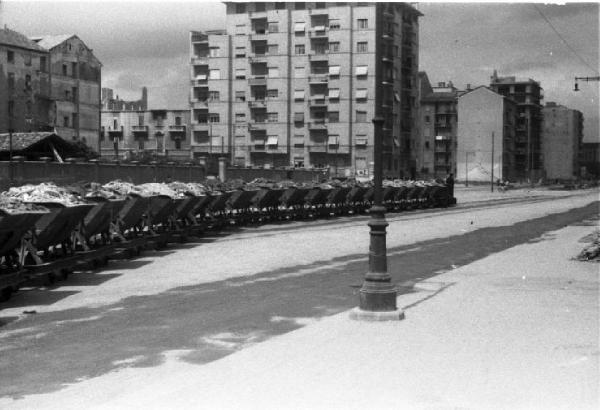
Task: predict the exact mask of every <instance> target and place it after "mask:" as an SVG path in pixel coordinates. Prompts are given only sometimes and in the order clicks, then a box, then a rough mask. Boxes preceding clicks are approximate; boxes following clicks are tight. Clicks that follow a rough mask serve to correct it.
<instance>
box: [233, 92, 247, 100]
mask: <svg viewBox="0 0 600 410" xmlns="http://www.w3.org/2000/svg"><path fill="white" fill-rule="evenodd" d="M235 101H236V102H245V101H246V92H245V91H236V92H235Z"/></svg>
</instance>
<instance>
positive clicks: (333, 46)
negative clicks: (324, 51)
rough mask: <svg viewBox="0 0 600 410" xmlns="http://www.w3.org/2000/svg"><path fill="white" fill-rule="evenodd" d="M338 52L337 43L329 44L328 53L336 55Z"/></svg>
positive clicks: (338, 45)
mask: <svg viewBox="0 0 600 410" xmlns="http://www.w3.org/2000/svg"><path fill="white" fill-rule="evenodd" d="M338 51H340V43H339V41H334V42H331V43H329V52H330V53H337V52H338Z"/></svg>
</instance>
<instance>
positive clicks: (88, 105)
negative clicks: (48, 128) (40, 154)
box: [31, 34, 102, 151]
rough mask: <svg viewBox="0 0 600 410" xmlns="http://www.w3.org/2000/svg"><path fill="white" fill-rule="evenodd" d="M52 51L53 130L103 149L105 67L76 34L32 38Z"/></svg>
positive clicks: (50, 73) (49, 61)
mask: <svg viewBox="0 0 600 410" xmlns="http://www.w3.org/2000/svg"><path fill="white" fill-rule="evenodd" d="M31 40H33V41H35V42H36V43H37V44H38V46H40V47H42V48H44V49H46V50H48V51H49V55H48V67H49V75H50V83H51V90H50V97H51V99H52V102H53V105H52V108H51V110H52V113H51V118H52V119H53V127H54V129H55V130H56V133H57V134H58V135H60V136H61V137H63V138H65V139H73V140H79V141H82V142H83V143H85V144H86V145H88V146H89V147H90V148H92V149H94V150H96V151H97V150H98V149H99V139H98V135H99V131H100V76H101V68H102V64H101V63H100V61H98V59H97V58H96V57H95V56H94V53H93V50H91V49H90V48H89V47H87V46H86V45H85V43H84V42H83V41H82V40H81V39H80V38H79V37H77V36H76V35H72V34H64V35H51V36H38V37H31Z"/></svg>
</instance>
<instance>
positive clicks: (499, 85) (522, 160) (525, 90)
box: [490, 70, 544, 180]
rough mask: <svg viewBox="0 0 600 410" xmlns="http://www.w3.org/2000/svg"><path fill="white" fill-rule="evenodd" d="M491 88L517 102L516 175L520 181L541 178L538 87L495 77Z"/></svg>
mask: <svg viewBox="0 0 600 410" xmlns="http://www.w3.org/2000/svg"><path fill="white" fill-rule="evenodd" d="M490 88H491V89H492V90H494V91H495V92H497V93H499V94H502V95H504V96H508V97H510V98H512V99H513V100H514V101H516V103H517V106H518V110H519V119H518V123H517V137H516V141H515V161H516V164H515V166H516V171H517V173H518V175H519V177H520V178H524V179H531V180H537V179H539V178H543V177H544V160H543V147H542V103H541V101H542V99H543V98H544V94H543V90H542V87H541V86H540V83H538V82H536V81H534V80H532V79H530V78H529V79H518V78H515V77H498V74H497V72H496V71H495V70H494V74H493V75H492V77H491V79H490Z"/></svg>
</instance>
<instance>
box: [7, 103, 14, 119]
mask: <svg viewBox="0 0 600 410" xmlns="http://www.w3.org/2000/svg"><path fill="white" fill-rule="evenodd" d="M14 115H15V102H14V101H13V100H10V101H9V102H8V116H9V117H13V116H14Z"/></svg>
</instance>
